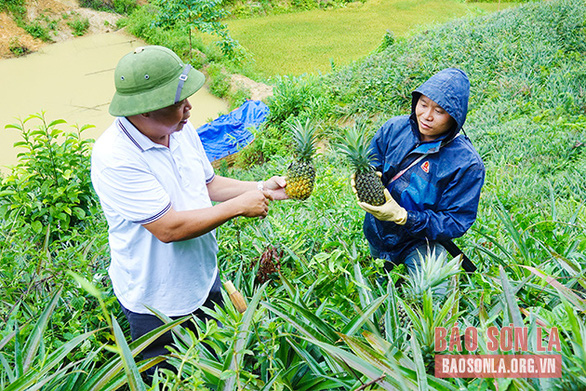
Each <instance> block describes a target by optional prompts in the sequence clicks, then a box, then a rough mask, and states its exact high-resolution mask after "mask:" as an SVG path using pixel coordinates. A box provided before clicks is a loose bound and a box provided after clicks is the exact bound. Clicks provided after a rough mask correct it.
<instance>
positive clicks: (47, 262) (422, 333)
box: [0, 0, 586, 391]
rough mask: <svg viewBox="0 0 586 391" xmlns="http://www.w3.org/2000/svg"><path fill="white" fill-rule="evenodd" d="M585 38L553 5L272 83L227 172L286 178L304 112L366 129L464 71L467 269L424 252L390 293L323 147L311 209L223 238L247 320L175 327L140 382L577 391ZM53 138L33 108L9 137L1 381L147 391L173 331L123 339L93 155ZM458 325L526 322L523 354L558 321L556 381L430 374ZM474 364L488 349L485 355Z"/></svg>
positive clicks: (226, 316)
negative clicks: (469, 216)
mask: <svg viewBox="0 0 586 391" xmlns="http://www.w3.org/2000/svg"><path fill="white" fill-rule="evenodd" d="M145 8H146V7H145ZM137 12H140V11H137ZM142 12H145V11H142ZM141 18H143V19H142V21H143V22H144V25H143V26H146V22H145V21H146V20H147V18H146V16H145V15H142V16H141ZM135 26H138V24H137V25H135ZM144 31H148V33H149V34H152V35H151V36H153V37H155V38H156V39H160V40H161V41H160V42H161V43H162V42H164V39H165V38H166V37H173V39H175V36H173V35H171V32H163V31H162V30H157V29H154V30H147V29H146V28H145V30H144ZM167 34H169V35H167ZM585 38H586V5H585V4H584V2H583V1H582V0H552V1H547V2H540V3H531V4H525V5H522V6H520V7H518V8H513V9H509V10H506V11H503V12H500V13H497V14H491V15H486V16H482V17H477V18H472V19H466V20H457V21H453V22H450V23H447V24H444V25H441V26H438V27H436V28H433V29H430V30H428V31H425V32H422V33H420V34H417V35H414V36H412V37H411V38H406V39H397V40H395V41H394V42H392V40H390V39H389V40H388V43H387V44H386V45H384V46H385V47H381V49H380V50H378V51H377V53H375V54H373V55H371V56H369V57H366V58H364V59H362V60H360V61H357V62H355V63H352V64H351V65H349V66H345V67H342V66H340V67H336V71H335V72H332V73H331V74H326V75H321V76H318V75H306V76H302V77H280V78H277V79H276V84H277V85H276V90H275V95H274V97H273V98H271V99H270V100H269V102H268V104H269V107H270V109H271V114H270V118H269V120H268V121H267V124H266V125H265V126H263V127H261V128H260V129H259V130H258V133H257V134H256V136H257V138H256V140H255V141H254V143H253V145H251V146H250V147H247V148H246V149H245V150H244V151H242V152H241V156H243V157H242V158H241V160H240V165H241V167H240V168H227V167H225V166H224V167H223V168H222V169H221V173H222V174H227V175H229V176H233V177H238V178H241V179H247V180H251V179H258V178H263V177H264V178H266V177H269V176H271V175H276V174H284V173H285V168H286V167H287V165H288V163H289V162H290V149H291V147H290V146H291V142H292V140H291V139H290V137H289V136H287V133H286V128H287V125H286V124H287V123H291V122H294V121H296V120H300V121H302V122H303V121H305V120H306V119H307V118H312V119H315V120H316V121H319V122H320V124H321V126H320V134H319V138H320V139H321V140H326V141H327V140H331V139H332V138H333V137H334V136H336V135H338V134H339V133H340V132H341V129H342V128H343V127H346V126H348V124H351V123H354V122H357V123H360V124H364V126H366V128H367V129H369V132H370V134H372V132H374V130H375V129H376V128H377V127H378V126H379V125H380V124H382V123H383V122H384V121H385V120H386V119H387V118H389V117H390V116H392V115H397V114H402V113H406V112H408V110H409V107H410V92H411V91H412V90H413V88H415V87H416V86H418V85H419V84H420V83H421V82H423V81H424V80H426V79H427V78H428V77H429V76H431V75H432V74H434V73H435V72H437V71H438V70H440V69H443V68H445V67H449V66H457V67H460V68H462V69H464V70H465V71H466V72H467V73H468V75H469V76H470V79H471V84H472V95H471V102H470V113H469V116H468V119H467V122H466V125H465V130H466V132H467V134H468V135H469V136H470V138H471V139H472V141H473V143H474V145H475V146H476V148H477V149H478V150H479V152H480V153H481V155H482V157H483V159H484V161H485V164H486V167H487V178H486V185H485V187H484V189H483V194H482V197H481V207H480V210H479V217H478V220H477V222H476V224H475V225H474V227H473V229H472V230H471V231H470V232H469V233H468V234H467V235H466V236H465V237H464V238H462V239H459V240H458V244H459V245H460V247H462V248H463V249H464V251H465V252H466V253H467V254H468V256H469V257H470V258H471V259H472V260H473V261H474V262H475V263H476V265H477V266H478V269H479V270H478V272H476V273H474V274H464V273H462V272H457V270H459V269H458V268H457V265H456V263H457V260H456V261H452V262H451V264H450V267H448V268H446V269H445V270H443V273H442V274H443V275H439V274H438V273H437V272H436V271H435V270H436V268H437V262H438V260H437V259H436V258H435V257H434V256H428V261H427V262H428V267H427V268H426V269H425V270H423V271H422V273H421V274H420V275H418V276H417V278H415V279H413V280H411V281H409V280H408V279H407V281H409V282H408V283H406V284H403V285H402V286H401V287H400V288H395V284H394V283H395V282H397V281H398V280H399V279H401V278H406V276H405V271H404V268H400V269H398V270H396V271H395V272H394V273H392V274H391V276H390V278H391V281H390V283H389V284H387V285H383V286H380V285H379V284H378V279H377V277H379V275H378V272H379V271H380V267H381V265H380V261H378V260H373V259H371V258H370V257H369V255H368V248H367V245H366V243H365V240H364V237H363V235H362V217H363V212H362V211H361V210H360V209H359V208H358V206H357V205H356V203H355V197H354V195H353V194H352V193H351V190H350V186H349V184H348V182H349V175H350V173H351V169H350V168H348V167H345V165H344V158H343V157H342V156H340V154H338V153H336V152H335V151H333V150H332V149H331V148H330V147H328V146H327V144H326V145H322V146H321V147H320V151H321V152H320V153H318V154H317V156H316V158H315V159H314V165H315V168H316V183H315V188H314V190H313V192H312V194H311V196H310V197H309V198H308V199H307V200H306V201H303V202H294V201H287V202H276V203H272V204H271V210H270V213H269V216H268V217H267V218H265V219H263V220H258V219H256V220H252V219H243V218H238V219H235V220H232V221H230V222H229V223H227V224H225V225H223V226H222V227H220V228H219V229H218V232H217V236H218V240H219V242H220V243H219V244H220V252H219V263H220V270H222V274H223V275H222V277H223V279H230V280H232V281H233V282H234V284H235V285H236V287H237V288H238V289H240V290H241V291H242V293H243V294H244V295H245V297H246V298H247V299H248V310H247V311H246V312H245V313H244V314H239V313H238V312H237V311H236V310H235V309H234V308H233V306H232V305H231V304H230V302H229V301H227V303H226V307H225V308H224V309H217V310H216V313H215V316H216V317H217V319H218V320H220V321H221V323H222V324H223V327H222V328H219V327H218V326H217V325H216V324H215V323H208V324H202V323H199V327H200V330H201V332H200V333H199V334H198V335H197V336H195V335H193V334H191V333H189V332H188V331H186V330H184V329H182V328H177V329H176V330H175V333H176V337H177V346H176V348H175V349H174V350H173V352H172V354H171V355H170V357H169V360H170V362H172V363H173V365H175V366H176V368H177V369H178V370H177V373H176V374H175V373H171V372H167V371H164V372H162V373H160V374H159V375H158V376H157V377H156V378H155V379H154V381H153V384H152V386H151V387H150V389H152V390H171V389H205V387H208V388H211V389H222V390H336V391H338V390H340V391H342V390H365V389H369V387H371V388H372V389H377V387H378V389H408V390H415V389H420V388H424V389H429V390H458V389H468V390H496V389H498V390H552V389H560V390H574V389H575V390H581V389H584V388H586V381H585V379H586V350H585V347H584V340H585V339H586V327H585V326H584V325H585V324H586V296H585V294H584V292H585V291H586V257H585V255H584V254H586V214H585V209H584V201H585V198H586V197H585V196H586V188H585V186H584V183H583V181H584V178H585V177H586V155H585V154H584V145H585V144H586V141H585V140H586V131H585V129H586V116H585V114H584V113H585V110H586V93H585V90H584V85H586V68H585V65H584V64H585V61H584V59H585V57H586V43H585V42H586V39H585ZM183 39H184V41H183V42H184V43H187V42H186V40H187V38H186V37H184V38H183ZM173 42H179V41H173ZM65 125H66V124H65V123H63V122H62V121H53V122H49V123H48V122H47V121H46V120H45V119H44V118H43V116H41V115H37V116H32V117H31V118H30V119H28V120H26V121H23V123H20V124H16V125H14V127H16V128H17V129H21V131H22V133H23V136H24V142H23V143H22V144H21V146H22V147H24V151H25V152H23V155H22V156H21V163H20V164H19V165H18V166H17V167H15V168H14V170H13V172H12V174H11V175H9V176H8V177H7V178H5V179H4V181H3V182H2V186H1V187H0V205H1V207H0V212H1V216H2V220H1V223H2V228H3V229H2V231H1V232H2V235H3V238H2V239H3V240H0V253H1V254H2V267H1V268H0V292H1V293H2V301H0V319H1V320H2V322H0V325H2V326H0V327H1V328H0V365H1V367H2V370H0V388H3V389H8V390H24V389H29V387H32V386H33V385H37V387H38V389H46V390H49V389H50V390H70V389H76V390H89V389H100V390H102V389H107V390H113V389H117V388H119V387H123V386H127V387H129V388H130V389H137V390H140V389H148V387H149V386H146V385H145V384H144V383H142V380H141V379H140V376H139V375H138V372H139V371H143V370H144V369H145V367H146V366H148V365H151V364H152V363H153V362H143V361H140V359H139V358H137V356H136V355H137V354H138V352H139V351H140V350H141V348H142V347H143V346H144V344H145V343H148V340H149V339H152V338H154V335H156V333H157V332H162V331H164V330H165V329H164V328H163V329H161V330H158V331H155V332H154V333H153V334H152V335H150V336H147V337H145V339H146V340H139V341H137V342H133V343H130V344H128V343H127V342H126V340H125V339H124V338H123V335H122V333H123V332H126V335H128V332H127V324H125V321H124V319H123V317H121V314H120V313H119V307H118V305H117V303H116V299H115V298H114V297H113V296H112V292H111V287H110V284H109V282H108V279H107V277H106V267H107V264H108V246H107V231H106V226H105V222H104V221H103V217H102V214H101V213H100V212H99V210H98V208H97V200H96V198H95V195H94V194H93V192H92V191H91V188H90V187H89V185H88V184H89V181H88V178H87V175H88V171H87V165H88V164H89V157H88V152H89V151H88V148H89V145H88V144H85V143H82V142H81V141H80V140H79V137H78V136H76V135H78V132H77V131H75V132H73V133H67V132H64V131H63V130H62V128H63V126H65ZM31 126H32V128H31ZM27 129H28V130H27ZM80 131H81V130H80ZM27 134H28V136H27ZM57 136H61V137H59V138H57ZM252 162H255V163H257V162H261V163H262V164H251V163H252ZM82 212H83V213H82ZM69 270H74V271H75V272H76V273H77V275H72V274H69V273H68V271H69ZM446 280H448V281H449V282H450V286H449V289H448V295H447V296H446V297H439V296H438V295H437V293H436V292H435V287H436V286H437V285H438V284H439V283H441V282H444V281H446ZM116 319H118V321H119V322H120V323H118V321H116ZM181 321H183V319H180V320H177V321H175V323H170V324H168V325H167V326H166V327H167V329H169V328H171V327H173V326H175V325H176V324H177V323H179V322H181ZM186 321H191V320H186ZM456 322H458V325H459V326H460V330H461V331H462V330H463V328H464V326H474V327H477V328H478V329H479V330H480V331H484V330H486V329H487V328H488V327H490V326H496V327H498V328H501V327H504V326H508V325H510V324H513V325H514V326H526V327H527V328H528V329H529V335H530V336H531V337H530V342H529V350H530V351H532V352H535V351H536V343H537V340H536V339H535V338H534V336H535V335H536V333H537V330H538V328H543V333H544V336H545V337H548V338H550V340H551V339H552V338H553V334H549V330H550V329H551V328H552V327H557V328H558V330H559V338H560V348H561V353H560V354H561V356H562V369H561V373H562V377H561V378H559V379H558V378H554V379H523V378H517V379H481V378H478V379H438V378H436V377H434V376H433V373H434V372H433V371H434V367H433V356H434V354H435V352H434V350H435V347H436V346H435V341H434V338H433V331H434V328H435V327H436V326H440V325H441V326H443V327H446V328H448V329H449V328H451V327H452V326H453V325H455V323H456ZM200 342H206V344H202V343H200ZM476 353H478V354H486V353H487V352H486V349H485V348H484V347H482V345H481V347H480V349H479V350H478V351H477V352H476Z"/></svg>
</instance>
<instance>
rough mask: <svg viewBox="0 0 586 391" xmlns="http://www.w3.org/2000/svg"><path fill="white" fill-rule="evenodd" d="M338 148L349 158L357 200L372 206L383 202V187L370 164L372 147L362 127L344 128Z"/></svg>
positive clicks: (384, 200)
mask: <svg viewBox="0 0 586 391" xmlns="http://www.w3.org/2000/svg"><path fill="white" fill-rule="evenodd" d="M338 148H339V150H340V152H341V153H343V154H344V155H346V157H347V158H348V160H350V164H351V165H352V167H353V169H354V175H355V178H354V181H355V183H356V192H357V196H358V200H360V202H366V203H367V204H370V205H373V206H380V205H382V204H384V203H385V202H386V199H385V193H384V190H385V187H384V186H383V183H382V182H381V180H380V178H379V177H378V175H376V173H375V171H374V168H373V167H372V166H371V165H370V161H371V159H372V149H371V148H370V143H369V142H368V140H367V139H366V137H365V135H364V130H363V128H361V127H359V126H353V127H351V128H348V129H345V130H344V132H343V134H342V138H341V139H340V140H339V142H338Z"/></svg>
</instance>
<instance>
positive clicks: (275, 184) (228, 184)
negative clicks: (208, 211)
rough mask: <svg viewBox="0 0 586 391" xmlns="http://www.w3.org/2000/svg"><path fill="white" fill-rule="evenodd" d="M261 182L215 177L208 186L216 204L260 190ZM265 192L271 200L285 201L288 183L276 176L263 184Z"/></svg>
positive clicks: (211, 197)
mask: <svg viewBox="0 0 586 391" xmlns="http://www.w3.org/2000/svg"><path fill="white" fill-rule="evenodd" d="M258 184H259V182H248V181H239V180H237V179H232V178H226V177H223V176H220V175H216V176H214V179H213V180H212V181H211V182H210V183H208V184H207V187H208V193H209V195H210V199H211V200H212V201H216V202H223V201H227V200H230V199H232V198H234V197H238V196H239V195H242V194H244V193H245V192H247V191H251V190H258ZM262 184H263V188H264V190H268V191H269V193H270V194H271V199H274V200H284V199H286V198H288V197H287V195H286V194H285V186H286V182H285V179H284V178H283V177H278V176H274V177H272V178H270V179H269V180H267V181H264V182H262Z"/></svg>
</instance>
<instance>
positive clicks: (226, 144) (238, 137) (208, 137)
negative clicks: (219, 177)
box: [197, 100, 269, 162]
mask: <svg viewBox="0 0 586 391" xmlns="http://www.w3.org/2000/svg"><path fill="white" fill-rule="evenodd" d="M268 113H269V108H268V107H267V105H265V104H264V103H263V102H261V101H259V100H247V101H246V102H244V104H243V105H242V106H240V107H239V108H237V109H235V110H234V111H232V112H231V113H229V114H225V115H222V116H220V117H218V118H216V119H215V120H213V121H212V122H210V123H207V124H205V125H203V126H202V127H200V128H198V129H197V133H198V134H199V137H200V138H201V142H202V144H203V147H204V149H205V151H206V155H208V159H209V160H210V162H212V161H214V160H218V159H221V158H223V157H225V156H228V155H231V154H233V153H236V152H238V151H239V150H241V149H242V148H244V147H245V146H247V145H248V144H249V143H250V142H251V141H252V140H254V135H253V134H252V133H251V132H250V131H249V130H248V128H250V127H255V126H258V125H260V124H261V123H262V122H263V121H264V120H265V119H266V117H267V114H268Z"/></svg>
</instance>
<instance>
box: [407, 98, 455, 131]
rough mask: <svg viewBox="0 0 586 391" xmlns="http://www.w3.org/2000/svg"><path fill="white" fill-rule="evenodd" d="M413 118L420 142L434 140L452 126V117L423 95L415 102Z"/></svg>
mask: <svg viewBox="0 0 586 391" xmlns="http://www.w3.org/2000/svg"><path fill="white" fill-rule="evenodd" d="M415 117H416V118H417V125H418V126H419V133H420V134H421V140H422V141H432V140H435V139H436V138H438V137H439V136H441V135H442V134H443V133H445V132H447V131H448V130H450V128H451V127H452V126H453V124H454V120H453V119H452V117H451V116H450V115H449V114H448V113H447V112H446V111H445V110H444V109H443V108H442V107H440V106H439V105H438V104H437V103H435V102H434V101H432V100H431V99H429V98H428V97H427V96H425V95H421V96H420V97H419V100H418V101H417V105H416V106H415Z"/></svg>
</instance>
